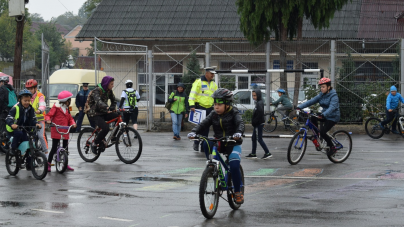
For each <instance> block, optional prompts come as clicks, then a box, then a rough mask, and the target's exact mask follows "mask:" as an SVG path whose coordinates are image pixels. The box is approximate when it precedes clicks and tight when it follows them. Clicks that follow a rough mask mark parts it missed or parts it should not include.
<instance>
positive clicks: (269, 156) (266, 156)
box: [261, 153, 272, 159]
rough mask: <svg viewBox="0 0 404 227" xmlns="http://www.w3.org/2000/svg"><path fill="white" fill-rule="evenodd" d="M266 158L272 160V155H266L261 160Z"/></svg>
mask: <svg viewBox="0 0 404 227" xmlns="http://www.w3.org/2000/svg"><path fill="white" fill-rule="evenodd" d="M268 158H272V154H271V153H268V154H264V156H263V157H262V158H261V159H268Z"/></svg>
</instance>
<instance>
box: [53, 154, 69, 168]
mask: <svg viewBox="0 0 404 227" xmlns="http://www.w3.org/2000/svg"><path fill="white" fill-rule="evenodd" d="M68 163H69V158H68V156H67V152H66V150H65V149H60V151H59V157H58V155H57V154H56V158H55V165H56V171H57V172H58V173H64V172H65V171H66V169H67V165H68Z"/></svg>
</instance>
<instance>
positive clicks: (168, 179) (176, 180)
mask: <svg viewBox="0 0 404 227" xmlns="http://www.w3.org/2000/svg"><path fill="white" fill-rule="evenodd" d="M131 179H132V180H134V181H165V182H180V183H181V182H182V183H187V182H188V180H184V179H176V178H165V177H135V178H131Z"/></svg>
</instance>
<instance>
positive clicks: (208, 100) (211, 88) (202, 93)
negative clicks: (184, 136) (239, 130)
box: [188, 66, 217, 151]
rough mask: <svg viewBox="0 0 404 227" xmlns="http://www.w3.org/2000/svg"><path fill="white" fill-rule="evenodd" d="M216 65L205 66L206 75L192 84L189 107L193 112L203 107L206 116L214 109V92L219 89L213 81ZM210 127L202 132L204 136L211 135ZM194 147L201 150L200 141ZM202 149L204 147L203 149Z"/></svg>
mask: <svg viewBox="0 0 404 227" xmlns="http://www.w3.org/2000/svg"><path fill="white" fill-rule="evenodd" d="M215 69H216V67H215V66H213V67H207V68H205V71H206V72H205V75H204V76H201V78H200V79H197V80H195V82H194V83H193V84H192V89H191V93H190V94H189V100H188V102H189V108H190V109H191V111H192V112H195V109H201V110H205V111H206V116H208V115H209V114H210V112H212V110H213V98H212V95H213V93H214V92H215V91H216V90H217V84H216V83H215V81H213V78H214V76H215V73H216V72H215ZM209 129H210V127H207V128H205V130H204V131H203V132H202V133H201V135H203V136H208V135H209ZM193 148H194V150H195V151H199V141H195V142H194V145H193ZM201 151H202V149H201Z"/></svg>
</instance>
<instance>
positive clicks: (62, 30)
mask: <svg viewBox="0 0 404 227" xmlns="http://www.w3.org/2000/svg"><path fill="white" fill-rule="evenodd" d="M41 24H48V23H46V22H32V24H31V29H30V31H31V32H36V31H38V30H39V25H41ZM55 26H56V29H57V31H58V32H60V33H61V34H62V35H66V34H67V33H69V30H67V29H66V28H65V27H63V26H62V25H60V24H55Z"/></svg>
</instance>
